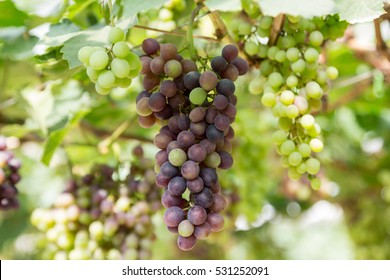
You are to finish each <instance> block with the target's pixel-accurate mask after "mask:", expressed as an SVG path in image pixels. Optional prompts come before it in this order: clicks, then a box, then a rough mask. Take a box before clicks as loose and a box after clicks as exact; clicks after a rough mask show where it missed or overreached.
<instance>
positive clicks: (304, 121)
mask: <svg viewBox="0 0 390 280" xmlns="http://www.w3.org/2000/svg"><path fill="white" fill-rule="evenodd" d="M314 124H315V120H314V117H313V116H312V115H309V114H306V115H303V116H302V118H301V125H302V126H303V127H304V128H306V129H311V128H312V127H313V126H314Z"/></svg>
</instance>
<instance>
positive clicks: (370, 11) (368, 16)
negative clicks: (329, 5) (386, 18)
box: [336, 0, 385, 23]
mask: <svg viewBox="0 0 390 280" xmlns="http://www.w3.org/2000/svg"><path fill="white" fill-rule="evenodd" d="M383 2H384V1H383V0H370V1H367V0H338V1H336V6H337V12H338V13H339V14H340V18H341V19H344V20H346V21H348V22H349V23H359V22H367V21H371V20H374V19H376V18H378V17H380V16H381V15H382V14H384V13H385V10H384V9H383Z"/></svg>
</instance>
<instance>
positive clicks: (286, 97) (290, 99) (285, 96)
mask: <svg viewBox="0 0 390 280" xmlns="http://www.w3.org/2000/svg"><path fill="white" fill-rule="evenodd" d="M294 99H295V95H294V93H293V92H292V91H290V90H285V91H283V92H282V94H281V95H280V101H281V102H282V103H283V104H284V105H290V104H293V103H294Z"/></svg>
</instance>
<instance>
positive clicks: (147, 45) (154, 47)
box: [142, 38, 160, 55]
mask: <svg viewBox="0 0 390 280" xmlns="http://www.w3.org/2000/svg"><path fill="white" fill-rule="evenodd" d="M142 50H143V52H144V53H146V54H147V55H154V54H156V53H157V52H158V51H159V50H160V44H159V43H158V42H157V41H156V40H155V39H152V38H148V39H145V40H144V41H143V42H142Z"/></svg>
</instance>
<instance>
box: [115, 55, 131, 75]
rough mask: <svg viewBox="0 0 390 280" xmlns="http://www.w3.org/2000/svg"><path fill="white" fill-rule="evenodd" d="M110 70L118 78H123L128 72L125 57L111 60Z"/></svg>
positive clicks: (128, 67)
mask: <svg viewBox="0 0 390 280" xmlns="http://www.w3.org/2000/svg"><path fill="white" fill-rule="evenodd" d="M111 71H112V72H113V73H114V75H115V76H117V77H118V78H125V77H127V76H128V75H129V73H130V66H129V63H128V62H127V61H126V60H125V59H120V58H114V59H113V60H112V62H111Z"/></svg>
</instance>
